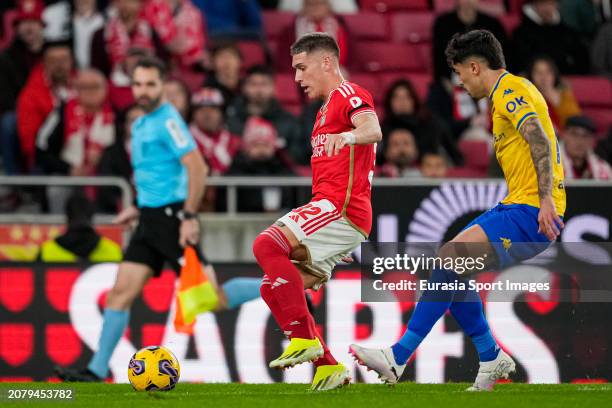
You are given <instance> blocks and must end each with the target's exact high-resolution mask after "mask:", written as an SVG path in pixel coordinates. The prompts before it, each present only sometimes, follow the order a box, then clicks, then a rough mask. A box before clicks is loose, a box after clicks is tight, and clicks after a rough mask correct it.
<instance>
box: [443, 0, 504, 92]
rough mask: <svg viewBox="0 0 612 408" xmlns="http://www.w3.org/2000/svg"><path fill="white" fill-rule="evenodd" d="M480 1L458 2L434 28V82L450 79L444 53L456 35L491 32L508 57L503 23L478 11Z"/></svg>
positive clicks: (459, 0)
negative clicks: (471, 32) (478, 31)
mask: <svg viewBox="0 0 612 408" xmlns="http://www.w3.org/2000/svg"><path fill="white" fill-rule="evenodd" d="M478 3H479V0H457V1H456V6H455V9H454V10H453V11H451V12H448V13H445V14H441V15H440V16H438V17H437V18H436V20H435V22H434V26H433V39H432V41H433V50H432V51H433V59H434V80H436V81H439V80H440V79H441V78H447V79H448V78H450V76H451V69H450V67H449V66H448V63H447V62H446V56H445V55H444V51H445V50H446V46H447V45H448V42H449V41H450V39H451V37H452V36H453V35H454V34H455V33H462V32H466V31H470V30H475V29H484V30H489V31H491V32H492V33H493V35H495V38H497V39H498V40H499V42H500V43H501V45H502V47H503V49H504V54H505V55H506V56H507V55H508V52H507V51H508V38H507V36H506V32H505V31H504V28H503V26H502V25H501V23H500V22H499V21H498V20H497V19H496V18H495V17H491V16H489V15H488V14H485V13H482V12H480V11H478Z"/></svg>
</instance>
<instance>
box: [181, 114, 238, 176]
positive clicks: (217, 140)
mask: <svg viewBox="0 0 612 408" xmlns="http://www.w3.org/2000/svg"><path fill="white" fill-rule="evenodd" d="M189 130H190V131H191V134H192V135H193V138H194V139H195V141H196V143H197V145H198V148H199V149H200V152H201V153H202V156H204V159H205V160H206V163H208V165H209V166H210V169H211V173H212V175H221V174H223V173H225V172H226V171H227V170H228V169H229V167H230V166H231V164H232V160H233V158H234V156H235V155H236V153H237V152H238V150H239V149H240V143H241V142H240V138H239V137H238V136H235V135H233V134H231V133H230V132H228V131H227V130H225V129H223V130H221V131H220V132H217V133H212V134H209V133H205V132H203V131H202V130H201V129H200V128H199V127H198V126H197V125H196V124H194V123H192V124H191V126H189Z"/></svg>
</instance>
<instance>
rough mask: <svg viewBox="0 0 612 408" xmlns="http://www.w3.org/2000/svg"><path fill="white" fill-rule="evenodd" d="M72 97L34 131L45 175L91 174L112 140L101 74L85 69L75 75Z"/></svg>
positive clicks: (111, 118)
mask: <svg viewBox="0 0 612 408" xmlns="http://www.w3.org/2000/svg"><path fill="white" fill-rule="evenodd" d="M74 83H75V89H76V98H72V99H70V100H69V101H68V102H67V103H66V104H63V105H62V106H60V107H58V108H57V109H55V111H53V112H52V113H51V114H50V115H49V117H48V118H47V119H46V120H45V124H44V126H43V129H41V131H40V132H39V133H38V137H37V140H36V147H37V150H38V154H37V164H40V165H41V166H42V168H43V170H44V171H45V173H47V174H69V175H72V176H91V175H94V174H95V170H96V168H97V166H98V162H99V160H100V157H101V156H102V152H103V150H104V149H105V148H106V147H108V146H110V145H111V144H112V143H113V142H114V141H115V127H114V123H115V115H114V113H113V111H112V109H111V108H110V104H109V103H108V102H107V95H108V92H107V84H106V79H105V78H104V75H102V73H101V72H99V71H96V70H93V69H85V70H82V71H80V72H79V73H78V75H77V77H76V78H75V81H74Z"/></svg>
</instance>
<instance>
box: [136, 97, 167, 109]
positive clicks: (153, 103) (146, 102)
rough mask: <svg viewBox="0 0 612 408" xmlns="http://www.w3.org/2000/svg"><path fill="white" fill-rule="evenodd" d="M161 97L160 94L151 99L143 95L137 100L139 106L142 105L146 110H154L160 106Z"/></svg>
mask: <svg viewBox="0 0 612 408" xmlns="http://www.w3.org/2000/svg"><path fill="white" fill-rule="evenodd" d="M161 99H162V95H159V96H158V97H157V98H155V99H151V98H149V97H147V96H141V97H140V98H138V99H137V100H136V102H137V103H138V106H140V107H141V108H142V109H144V110H145V111H146V112H152V111H154V110H155V109H156V108H157V107H158V106H159V104H160V103H161Z"/></svg>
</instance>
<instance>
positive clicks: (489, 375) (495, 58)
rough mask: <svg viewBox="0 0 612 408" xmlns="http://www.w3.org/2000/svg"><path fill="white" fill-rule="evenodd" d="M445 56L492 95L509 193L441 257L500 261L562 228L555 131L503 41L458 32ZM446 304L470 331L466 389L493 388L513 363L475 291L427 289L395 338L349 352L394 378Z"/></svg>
mask: <svg viewBox="0 0 612 408" xmlns="http://www.w3.org/2000/svg"><path fill="white" fill-rule="evenodd" d="M446 56H447V59H448V63H449V65H451V66H452V68H453V70H454V71H455V72H456V73H457V75H458V76H459V78H460V81H461V84H462V86H463V87H464V88H465V89H466V90H467V92H468V93H469V94H470V95H471V96H472V97H473V98H475V99H480V98H485V97H489V98H490V100H491V102H492V109H491V113H492V115H493V135H494V137H495V155H496V156H497V160H498V161H499V164H500V166H501V168H502V170H503V172H504V176H505V178H506V183H507V184H508V190H509V192H508V195H507V196H506V198H504V200H503V201H502V202H501V203H500V204H498V205H497V206H496V207H494V208H492V209H490V210H489V211H486V212H485V213H484V214H482V215H480V216H479V217H477V218H476V219H475V220H473V221H472V222H471V223H470V224H468V226H467V227H466V228H465V229H464V230H463V231H461V232H460V233H459V234H458V235H457V236H456V237H455V238H454V239H453V240H452V241H451V242H450V243H448V244H445V245H444V246H443V247H442V249H441V250H440V253H439V256H440V257H443V258H445V257H447V256H452V257H457V256H464V257H465V256H466V255H468V256H471V257H476V256H483V255H484V254H486V255H487V257H488V259H495V261H496V264H497V266H499V267H502V268H503V267H506V266H509V265H512V264H514V263H517V262H520V261H523V260H526V259H529V258H531V257H534V256H535V255H537V254H538V253H539V252H542V251H543V250H545V249H546V248H547V247H548V246H549V245H550V243H551V242H552V241H554V240H555V239H556V238H557V237H558V236H559V233H560V230H561V229H562V228H563V220H562V217H563V213H564V211H565V189H564V185H563V165H562V163H561V156H560V154H559V146H558V142H557V138H556V137H555V132H554V129H553V125H552V123H551V120H550V117H549V115H548V110H547V107H546V102H545V101H544V98H543V97H542V95H541V94H540V92H538V90H537V89H536V87H535V86H534V85H532V84H531V83H530V82H529V81H528V80H526V79H524V78H521V77H518V76H515V75H512V74H511V73H509V72H508V71H506V69H505V68H506V63H505V60H504V55H503V52H502V48H501V45H500V43H499V41H497V39H496V38H495V37H494V36H493V34H491V33H490V32H489V31H486V30H474V31H470V32H467V33H463V34H456V35H455V36H454V37H453V38H452V39H451V41H450V42H449V44H448V47H447V49H446ZM456 243H461V244H460V245H456ZM464 243H470V244H473V245H465V244H464ZM460 252H462V253H461V254H460ZM457 279H458V275H457V273H455V272H454V271H452V270H445V269H434V270H433V271H432V272H431V277H430V278H429V282H434V283H451V282H455V281H456V280H457ZM428 286H429V285H428ZM449 292H450V293H449ZM446 310H450V312H451V314H452V316H453V317H454V318H455V320H457V322H458V323H459V325H460V326H461V327H462V329H463V330H464V331H465V332H466V334H467V335H469V336H470V337H471V339H472V342H473V343H474V346H475V347H476V350H477V351H478V355H479V358H480V367H479V370H478V374H477V376H476V380H475V381H474V385H473V386H472V387H470V388H469V389H468V390H469V391H484V390H491V389H493V386H494V385H495V382H496V381H497V380H498V379H500V378H508V375H509V374H511V373H512V372H514V371H515V368H516V364H515V363H514V361H513V360H512V358H511V357H510V356H509V355H508V354H506V353H505V352H504V351H503V350H500V348H499V346H498V345H497V343H496V341H495V339H494V338H493V336H492V334H491V331H490V329H489V325H488V323H487V321H486V319H485V317H484V313H483V308H482V302H481V301H480V297H479V296H478V294H476V292H474V291H469V290H464V291H461V290H457V291H454V292H452V291H442V290H427V291H425V292H424V293H423V294H422V296H421V298H420V299H419V302H418V303H417V306H416V308H415V310H414V313H413V314H412V316H411V318H410V321H409V322H408V328H407V330H406V332H405V333H404V335H403V336H402V338H401V339H400V340H399V341H398V342H397V343H396V344H394V345H392V346H391V347H388V348H385V349H373V348H366V347H361V346H358V345H355V344H354V345H351V347H350V352H351V353H352V354H353V355H354V356H355V358H356V359H357V361H358V362H359V363H360V364H362V365H365V366H366V367H368V368H370V369H373V370H374V371H376V372H378V374H379V376H380V378H381V379H382V380H383V381H384V382H386V383H395V382H397V381H399V379H400V377H401V375H402V373H403V371H404V368H405V367H406V362H407V361H408V359H409V358H410V356H411V355H412V354H413V353H414V351H415V350H416V348H417V347H418V345H419V344H420V343H421V341H422V340H423V339H424V338H425V336H426V335H427V334H428V333H429V331H430V330H431V328H432V327H433V325H434V324H435V323H436V321H437V320H438V319H439V318H440V317H442V316H443V315H444V313H445V312H446Z"/></svg>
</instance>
